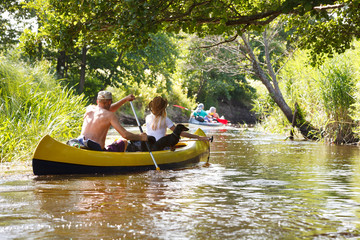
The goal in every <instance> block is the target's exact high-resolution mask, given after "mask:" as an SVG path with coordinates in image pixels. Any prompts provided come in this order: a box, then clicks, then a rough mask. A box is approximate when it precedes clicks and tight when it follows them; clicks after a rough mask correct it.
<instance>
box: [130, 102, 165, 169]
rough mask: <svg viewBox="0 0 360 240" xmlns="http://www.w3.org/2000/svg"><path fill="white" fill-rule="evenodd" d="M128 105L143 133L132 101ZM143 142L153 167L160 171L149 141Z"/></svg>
mask: <svg viewBox="0 0 360 240" xmlns="http://www.w3.org/2000/svg"><path fill="white" fill-rule="evenodd" d="M130 105H131V108H132V110H133V112H134V116H135V119H136V122H137V124H138V126H139V129H140V132H141V133H143V130H142V127H141V125H140V122H139V119H138V117H137V115H136V112H135V108H134V105H133V103H132V101H130ZM145 144H146V147H147V149H148V151H149V153H150V156H151V159H152V160H153V162H154V165H155V167H156V170H158V171H160V168H159V166H158V165H157V164H156V161H155V158H154V155H153V154H152V152H151V149H150V146H149V143H148V142H145Z"/></svg>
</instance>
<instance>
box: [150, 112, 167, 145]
mask: <svg viewBox="0 0 360 240" xmlns="http://www.w3.org/2000/svg"><path fill="white" fill-rule="evenodd" d="M154 119H155V115H154V114H150V115H147V116H146V118H145V121H146V134H147V135H149V136H153V137H155V138H156V141H157V140H159V139H160V138H162V137H163V136H165V134H166V130H167V128H171V127H172V126H174V123H173V122H172V121H171V120H170V119H169V118H168V117H166V119H165V125H166V127H162V128H160V127H157V128H156V130H153V129H152V127H151V125H152V122H153V121H154ZM159 125H160V122H159Z"/></svg>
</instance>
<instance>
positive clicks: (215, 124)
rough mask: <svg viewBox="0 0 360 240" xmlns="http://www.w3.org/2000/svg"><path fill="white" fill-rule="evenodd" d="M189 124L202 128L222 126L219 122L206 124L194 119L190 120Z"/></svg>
mask: <svg viewBox="0 0 360 240" xmlns="http://www.w3.org/2000/svg"><path fill="white" fill-rule="evenodd" d="M189 123H192V124H197V125H203V126H214V127H216V126H222V125H223V124H222V123H219V122H206V121H204V122H199V121H198V120H196V119H195V118H190V119H189Z"/></svg>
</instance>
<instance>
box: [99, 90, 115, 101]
mask: <svg viewBox="0 0 360 240" xmlns="http://www.w3.org/2000/svg"><path fill="white" fill-rule="evenodd" d="M97 99H98V100H112V94H111V92H108V91H100V92H99V93H98V96H97Z"/></svg>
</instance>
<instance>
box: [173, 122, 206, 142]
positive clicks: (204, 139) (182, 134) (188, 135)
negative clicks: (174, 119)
mask: <svg viewBox="0 0 360 240" xmlns="http://www.w3.org/2000/svg"><path fill="white" fill-rule="evenodd" d="M170 129H171V131H174V130H175V126H174V125H173V126H172V127H171V128H170ZM180 136H182V137H187V138H195V139H197V140H201V141H204V142H208V141H210V138H209V137H204V136H198V135H195V134H192V133H188V132H182V133H181V134H180Z"/></svg>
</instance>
